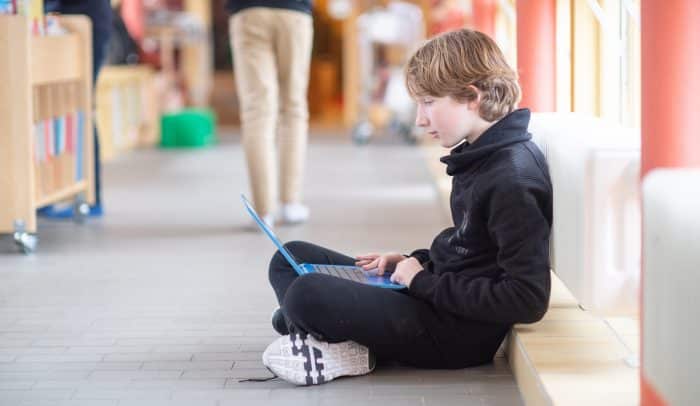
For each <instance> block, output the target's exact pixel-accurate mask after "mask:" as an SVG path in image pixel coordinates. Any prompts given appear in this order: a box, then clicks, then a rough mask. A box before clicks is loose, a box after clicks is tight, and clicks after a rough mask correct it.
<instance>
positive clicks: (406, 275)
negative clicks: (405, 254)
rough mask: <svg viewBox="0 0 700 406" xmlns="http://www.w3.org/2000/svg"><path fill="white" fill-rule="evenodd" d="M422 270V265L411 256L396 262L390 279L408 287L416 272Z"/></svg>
mask: <svg viewBox="0 0 700 406" xmlns="http://www.w3.org/2000/svg"><path fill="white" fill-rule="evenodd" d="M422 270H423V266H422V265H421V264H420V262H418V260H417V259H415V258H413V257H409V258H406V259H404V260H403V261H401V262H399V263H398V264H396V269H395V270H394V273H393V274H391V281H392V282H394V283H400V284H401V285H404V286H406V287H409V286H411V282H413V278H414V277H415V276H416V274H418V272H420V271H422Z"/></svg>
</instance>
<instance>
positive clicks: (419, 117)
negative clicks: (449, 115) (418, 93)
mask: <svg viewBox="0 0 700 406" xmlns="http://www.w3.org/2000/svg"><path fill="white" fill-rule="evenodd" d="M427 125H428V118H427V117H425V115H423V114H421V112H420V110H419V111H418V112H417V113H416V127H426V126H427Z"/></svg>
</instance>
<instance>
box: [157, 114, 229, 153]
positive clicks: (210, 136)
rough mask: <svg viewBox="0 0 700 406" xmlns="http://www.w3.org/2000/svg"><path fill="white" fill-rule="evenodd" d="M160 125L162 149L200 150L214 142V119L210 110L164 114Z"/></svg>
mask: <svg viewBox="0 0 700 406" xmlns="http://www.w3.org/2000/svg"><path fill="white" fill-rule="evenodd" d="M160 123H161V138H160V146H161V147H163V148H201V147H205V146H207V145H211V144H214V143H215V142H216V134H215V129H216V117H215V115H214V112H212V111H211V110H208V109H186V110H181V111H178V112H176V113H168V114H164V115H163V116H162V117H161V120H160Z"/></svg>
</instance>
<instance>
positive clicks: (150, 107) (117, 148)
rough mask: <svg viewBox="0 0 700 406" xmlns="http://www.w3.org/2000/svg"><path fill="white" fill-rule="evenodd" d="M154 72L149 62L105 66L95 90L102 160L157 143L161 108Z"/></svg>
mask: <svg viewBox="0 0 700 406" xmlns="http://www.w3.org/2000/svg"><path fill="white" fill-rule="evenodd" d="M154 75H155V73H154V71H153V69H152V68H151V67H149V66H147V65H128V66H105V67H104V68H102V71H101V72H100V76H99V78H98V79H97V86H96V89H95V107H96V109H95V110H96V114H95V119H96V122H97V129H98V131H99V133H100V158H101V159H102V161H103V162H107V161H110V160H112V159H114V158H115V157H116V156H118V155H119V154H120V153H122V152H124V151H127V150H130V149H133V148H136V147H145V146H153V145H155V144H156V143H158V141H159V136H160V122H159V119H160V111H158V104H159V103H158V100H157V96H156V89H155V85H154Z"/></svg>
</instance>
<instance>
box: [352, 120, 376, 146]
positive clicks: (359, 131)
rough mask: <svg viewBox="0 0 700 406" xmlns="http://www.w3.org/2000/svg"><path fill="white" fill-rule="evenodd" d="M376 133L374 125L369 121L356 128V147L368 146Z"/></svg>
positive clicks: (353, 136)
mask: <svg viewBox="0 0 700 406" xmlns="http://www.w3.org/2000/svg"><path fill="white" fill-rule="evenodd" d="M373 133H374V128H373V127H372V124H371V123H370V122H368V121H364V122H361V123H359V124H357V125H356V126H355V128H353V130H352V141H353V142H354V143H355V144H356V145H366V144H367V143H368V142H369V140H370V138H372V134H373Z"/></svg>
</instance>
